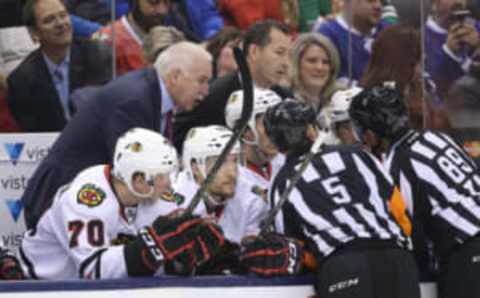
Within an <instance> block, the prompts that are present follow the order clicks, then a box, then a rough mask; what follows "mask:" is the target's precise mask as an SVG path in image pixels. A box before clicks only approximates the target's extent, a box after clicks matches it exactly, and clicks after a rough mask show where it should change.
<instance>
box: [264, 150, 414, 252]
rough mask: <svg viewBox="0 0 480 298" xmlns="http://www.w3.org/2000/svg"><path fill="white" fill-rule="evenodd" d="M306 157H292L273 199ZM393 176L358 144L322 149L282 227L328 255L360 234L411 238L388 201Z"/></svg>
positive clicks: (272, 199)
mask: <svg viewBox="0 0 480 298" xmlns="http://www.w3.org/2000/svg"><path fill="white" fill-rule="evenodd" d="M300 163H301V158H300V159H294V160H289V162H287V164H286V165H285V166H284V167H283V168H282V169H281V171H280V172H279V174H278V175H277V176H276V178H275V181H274V184H273V186H272V189H271V191H270V202H271V204H276V203H277V202H278V200H279V198H280V196H281V193H282V192H283V191H284V190H285V189H286V187H287V185H288V183H290V179H291V178H292V177H293V176H294V175H295V173H296V170H298V168H299V166H300ZM393 191H394V185H393V181H392V179H391V177H390V176H389V175H388V173H387V172H386V171H385V170H384V168H383V166H382V165H381V164H380V163H379V161H377V160H376V159H375V157H373V156H371V155H369V154H368V153H366V152H364V151H362V150H361V149H360V148H359V147H354V146H332V147H328V148H325V149H324V150H323V151H322V152H321V153H319V154H317V155H316V156H315V157H314V158H313V160H312V162H311V163H310V165H309V166H308V167H307V169H306V170H305V172H304V173H303V175H302V178H301V179H300V180H299V182H298V183H297V185H296V187H295V188H294V190H293V191H292V193H291V195H290V197H289V199H288V201H287V202H286V203H285V204H284V205H283V208H282V211H281V212H280V213H279V214H278V215H277V217H276V219H275V227H276V229H277V231H279V232H283V233H285V234H286V235H287V236H291V237H295V238H300V239H303V240H306V241H307V243H308V245H309V246H311V248H312V249H313V250H314V251H315V252H316V253H317V256H318V257H319V258H323V257H326V256H328V255H329V254H331V253H332V252H334V251H335V250H336V249H337V248H339V247H341V246H344V245H345V244H346V243H348V242H350V241H352V240H356V239H377V240H393V241H394V242H397V243H399V245H400V246H403V245H406V244H408V243H409V239H408V238H407V237H406V236H405V235H404V233H403V231H402V230H401V228H400V227H399V225H398V224H397V223H396V221H395V219H394V217H393V216H392V215H391V213H390V211H389V207H388V203H389V200H390V198H391V197H392V194H393Z"/></svg>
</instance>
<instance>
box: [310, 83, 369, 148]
mask: <svg viewBox="0 0 480 298" xmlns="http://www.w3.org/2000/svg"><path fill="white" fill-rule="evenodd" d="M361 91H362V88H359V87H352V88H349V89H344V90H338V91H336V92H335V93H333V95H332V97H331V99H330V101H329V102H328V104H327V105H326V106H325V107H324V108H322V110H321V111H320V113H319V114H318V117H317V121H318V123H319V126H320V128H321V129H322V130H324V131H325V132H327V133H328V135H327V137H326V139H325V142H324V143H325V144H328V145H337V144H347V145H350V144H355V143H357V141H356V139H355V137H354V136H353V131H352V124H351V122H350V116H349V115H348V108H349V107H350V103H351V102H352V98H353V97H354V96H355V95H357V94H358V93H360V92H361Z"/></svg>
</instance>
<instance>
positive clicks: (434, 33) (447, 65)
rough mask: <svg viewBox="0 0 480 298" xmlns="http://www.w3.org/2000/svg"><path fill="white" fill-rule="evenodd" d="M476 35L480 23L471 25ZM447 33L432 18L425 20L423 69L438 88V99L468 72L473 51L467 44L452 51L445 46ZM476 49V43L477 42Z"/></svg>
mask: <svg viewBox="0 0 480 298" xmlns="http://www.w3.org/2000/svg"><path fill="white" fill-rule="evenodd" d="M472 25H473V26H474V28H475V30H476V31H477V33H480V22H478V21H475V22H473V23H472ZM448 35H449V31H448V30H447V29H445V28H444V27H442V26H441V25H440V24H439V23H438V22H436V21H434V19H433V17H430V18H429V19H428V20H427V25H426V30H425V44H426V45H427V46H426V47H425V54H426V59H425V67H426V71H427V72H428V73H429V74H430V75H431V76H432V79H433V81H434V82H435V84H436V85H437V87H438V90H439V94H440V97H441V98H443V97H445V96H446V94H447V93H448V89H449V88H450V87H451V85H452V83H453V82H454V81H455V80H457V79H459V78H460V77H462V76H463V75H464V74H465V73H466V72H468V71H469V69H470V65H471V63H472V62H473V60H472V57H471V53H473V49H472V48H471V46H469V45H468V44H467V43H462V45H460V47H459V49H458V50H456V51H455V50H452V49H450V48H449V46H448V44H447V39H448ZM477 47H478V41H477Z"/></svg>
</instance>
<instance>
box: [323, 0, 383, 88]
mask: <svg viewBox="0 0 480 298" xmlns="http://www.w3.org/2000/svg"><path fill="white" fill-rule="evenodd" d="M381 17H382V1H380V0H375V1H371V0H348V1H345V6H344V8H343V12H342V14H340V15H339V16H337V18H335V19H332V20H328V21H325V22H323V23H322V24H321V25H320V26H319V27H318V28H317V29H314V30H315V31H317V32H319V33H322V34H323V35H325V36H327V37H328V38H329V39H330V40H331V41H332V43H333V44H334V45H335V46H336V48H337V50H338V52H339V54H340V72H339V74H338V78H339V79H341V81H344V80H345V81H348V82H349V81H354V82H355V81H358V80H359V79H360V77H361V76H362V74H363V72H364V70H365V68H366V66H367V63H368V60H369V58H370V52H371V46H372V43H373V40H374V39H375V37H376V35H377V34H378V33H379V32H380V31H381V30H383V29H384V28H385V27H386V26H388V22H387V21H384V20H381Z"/></svg>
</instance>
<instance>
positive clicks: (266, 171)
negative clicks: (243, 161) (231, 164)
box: [247, 161, 272, 180]
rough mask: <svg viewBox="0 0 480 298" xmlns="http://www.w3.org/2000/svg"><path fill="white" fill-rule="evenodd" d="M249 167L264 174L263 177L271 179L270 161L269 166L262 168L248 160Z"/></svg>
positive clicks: (261, 174)
mask: <svg viewBox="0 0 480 298" xmlns="http://www.w3.org/2000/svg"><path fill="white" fill-rule="evenodd" d="M247 168H248V169H250V170H252V171H254V172H255V173H257V174H258V175H260V176H262V177H263V178H265V179H267V180H270V177H271V176H272V164H271V163H268V166H266V167H263V168H260V167H258V166H257V165H256V164H253V163H251V162H248V161H247Z"/></svg>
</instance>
